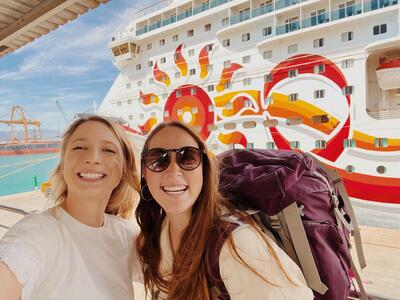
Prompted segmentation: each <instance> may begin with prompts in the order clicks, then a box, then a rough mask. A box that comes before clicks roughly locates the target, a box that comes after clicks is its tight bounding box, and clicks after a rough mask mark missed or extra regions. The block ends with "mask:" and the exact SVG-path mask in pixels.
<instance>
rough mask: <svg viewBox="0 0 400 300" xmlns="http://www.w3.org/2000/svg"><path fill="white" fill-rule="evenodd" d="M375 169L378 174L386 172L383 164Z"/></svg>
mask: <svg viewBox="0 0 400 300" xmlns="http://www.w3.org/2000/svg"><path fill="white" fill-rule="evenodd" d="M376 171H377V172H378V173H379V174H385V173H386V167H385V166H378V167H377V168H376Z"/></svg>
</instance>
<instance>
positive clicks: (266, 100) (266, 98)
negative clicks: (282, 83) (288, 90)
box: [264, 97, 274, 105]
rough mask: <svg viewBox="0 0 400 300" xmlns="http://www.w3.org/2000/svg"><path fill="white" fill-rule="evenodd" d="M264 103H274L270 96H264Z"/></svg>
mask: <svg viewBox="0 0 400 300" xmlns="http://www.w3.org/2000/svg"><path fill="white" fill-rule="evenodd" d="M264 104H265V105H271V104H274V101H273V99H272V97H265V99H264Z"/></svg>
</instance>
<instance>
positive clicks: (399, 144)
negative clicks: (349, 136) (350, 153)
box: [353, 130, 400, 152]
mask: <svg viewBox="0 0 400 300" xmlns="http://www.w3.org/2000/svg"><path fill="white" fill-rule="evenodd" d="M376 138H377V137H375V136H372V135H368V134H366V133H362V132H360V131H357V130H354V131H353V139H354V140H355V141H356V147H357V148H361V149H365V150H371V151H383V152H390V151H400V139H391V138H388V139H387V143H388V146H387V147H379V148H378V147H375V139H376Z"/></svg>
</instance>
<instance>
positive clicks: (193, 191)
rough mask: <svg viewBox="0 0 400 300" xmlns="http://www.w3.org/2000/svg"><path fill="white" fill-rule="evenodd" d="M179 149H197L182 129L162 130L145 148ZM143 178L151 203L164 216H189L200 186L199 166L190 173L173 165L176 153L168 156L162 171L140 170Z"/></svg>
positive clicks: (201, 178) (200, 169)
mask: <svg viewBox="0 0 400 300" xmlns="http://www.w3.org/2000/svg"><path fill="white" fill-rule="evenodd" d="M182 147H194V148H199V146H198V144H197V142H196V140H195V139H194V138H193V137H192V136H191V135H190V134H189V133H187V132H186V131H185V130H183V129H181V128H178V127H174V126H171V127H166V128H163V129H161V130H160V131H159V132H157V133H156V134H155V135H154V136H153V138H152V139H151V141H150V143H149V146H148V149H147V150H151V149H155V148H162V149H165V150H170V149H179V148H182ZM143 175H144V178H145V180H146V183H147V185H148V187H149V190H150V192H151V194H152V196H153V197H154V199H155V201H157V202H158V204H159V205H160V206H161V207H162V208H163V209H164V210H165V212H166V213H167V214H168V215H179V214H189V215H191V209H192V207H193V205H194V203H195V202H196V200H197V198H198V197H199V195H200V192H201V189H202V187H203V165H202V163H200V165H199V166H198V167H197V168H195V169H193V170H190V171H187V170H184V169H182V168H181V167H180V166H179V165H178V164H177V162H176V152H174V151H172V152H171V153H170V164H169V166H168V167H167V168H166V169H165V170H164V171H162V172H153V171H151V170H149V169H148V168H147V167H144V168H143Z"/></svg>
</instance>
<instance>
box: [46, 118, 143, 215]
mask: <svg viewBox="0 0 400 300" xmlns="http://www.w3.org/2000/svg"><path fill="white" fill-rule="evenodd" d="M89 121H94V122H99V123H102V124H104V125H106V126H107V127H108V128H109V129H110V130H111V132H112V133H113V134H114V135H115V137H116V138H117V139H118V141H119V143H120V145H121V148H122V152H123V156H124V167H123V175H122V178H121V181H120V183H119V184H118V186H117V187H116V188H115V189H114V190H113V191H112V193H111V196H110V199H109V201H108V203H107V207H106V211H105V212H106V213H109V214H112V215H116V216H120V217H122V218H129V217H130V215H131V213H132V210H133V208H134V205H135V202H136V200H137V199H138V191H139V188H140V187H139V186H140V182H139V165H138V161H137V158H136V154H135V147H134V145H133V143H132V142H131V141H130V139H129V138H128V136H127V135H126V133H125V132H124V130H123V129H122V128H121V127H120V126H119V125H117V124H115V123H114V122H112V121H110V120H109V119H107V118H106V117H101V116H98V115H93V116H89V117H83V118H79V119H77V120H76V121H75V122H73V123H72V124H71V125H70V126H69V127H68V129H67V130H66V131H65V133H64V134H63V142H62V146H61V154H60V161H59V163H58V165H57V167H56V169H55V170H54V172H53V174H52V176H51V178H50V183H51V186H52V188H53V196H54V199H55V202H56V204H61V203H62V202H64V201H65V198H66V196H67V194H68V187H67V184H66V182H65V179H64V176H63V168H64V159H65V152H66V149H67V146H68V144H69V142H70V138H71V136H72V134H73V133H74V132H75V130H76V129H77V128H78V127H79V126H81V125H82V124H84V123H86V122H89Z"/></svg>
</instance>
